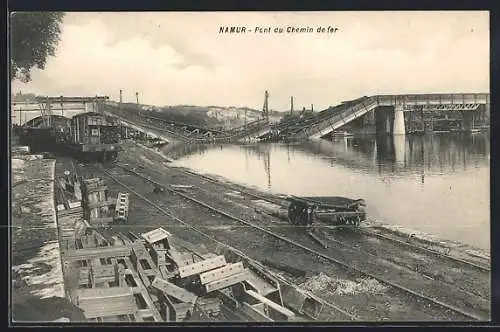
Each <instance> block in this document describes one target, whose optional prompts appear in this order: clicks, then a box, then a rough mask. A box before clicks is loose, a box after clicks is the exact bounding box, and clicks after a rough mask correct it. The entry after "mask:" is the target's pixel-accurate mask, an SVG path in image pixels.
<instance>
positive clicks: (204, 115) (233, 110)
mask: <svg viewBox="0 0 500 332" xmlns="http://www.w3.org/2000/svg"><path fill="white" fill-rule="evenodd" d="M116 106H117V103H116ZM123 107H124V108H130V109H137V108H138V107H139V109H140V110H141V111H146V112H151V115H152V116H158V117H160V118H164V119H167V120H172V121H178V122H184V123H189V124H193V125H198V126H200V127H206V128H219V129H222V128H231V127H236V126H241V125H243V124H245V116H246V122H252V121H255V120H257V119H259V118H261V117H262V112H261V111H259V110H256V109H252V108H249V107H234V106H227V107H226V106H213V105H212V106H196V105H175V106H151V105H141V104H140V105H137V104H134V103H124V104H123ZM274 113H276V112H273V114H274ZM245 114H246V115H245ZM277 114H278V115H279V114H280V113H277Z"/></svg>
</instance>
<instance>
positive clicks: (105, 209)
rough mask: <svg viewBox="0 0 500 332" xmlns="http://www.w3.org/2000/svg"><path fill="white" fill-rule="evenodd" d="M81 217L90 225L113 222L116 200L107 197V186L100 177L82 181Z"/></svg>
mask: <svg viewBox="0 0 500 332" xmlns="http://www.w3.org/2000/svg"><path fill="white" fill-rule="evenodd" d="M81 189H82V208H83V217H84V218H85V220H88V222H89V223H90V224H91V225H108V224H110V223H111V222H113V216H112V213H113V212H114V209H113V207H114V206H115V204H116V202H115V201H114V200H112V199H111V198H110V197H109V193H108V187H107V186H106V183H105V182H104V180H103V179H101V178H92V179H83V181H82V188H81Z"/></svg>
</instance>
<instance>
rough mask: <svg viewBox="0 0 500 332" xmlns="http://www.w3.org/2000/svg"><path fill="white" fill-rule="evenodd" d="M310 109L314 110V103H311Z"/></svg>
mask: <svg viewBox="0 0 500 332" xmlns="http://www.w3.org/2000/svg"><path fill="white" fill-rule="evenodd" d="M311 111H312V112H314V105H313V104H311Z"/></svg>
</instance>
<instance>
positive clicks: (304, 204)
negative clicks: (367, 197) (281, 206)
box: [287, 196, 366, 226]
mask: <svg viewBox="0 0 500 332" xmlns="http://www.w3.org/2000/svg"><path fill="white" fill-rule="evenodd" d="M287 200H288V201H289V202H290V205H289V206H288V219H289V221H290V223H291V224H293V225H303V226H308V225H311V224H313V223H314V221H315V220H317V221H322V222H325V223H328V224H331V225H350V226H358V225H359V224H360V223H361V222H363V221H365V220H366V212H365V211H364V209H363V206H365V205H366V204H365V201H364V200H363V199H351V198H347V197H339V196H329V197H296V196H289V197H287Z"/></svg>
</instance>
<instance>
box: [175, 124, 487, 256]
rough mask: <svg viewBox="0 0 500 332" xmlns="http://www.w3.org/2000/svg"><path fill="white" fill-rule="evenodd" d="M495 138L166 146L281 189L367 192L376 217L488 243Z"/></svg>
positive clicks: (225, 172)
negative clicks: (491, 158) (493, 139)
mask: <svg viewBox="0 0 500 332" xmlns="http://www.w3.org/2000/svg"><path fill="white" fill-rule="evenodd" d="M489 144H490V142H489V134H488V133H482V134H474V135H463V134H434V135H425V136H413V135H408V136H406V137H405V136H401V137H395V138H393V137H390V136H381V137H349V138H341V139H337V140H335V141H325V140H319V141H308V142H305V143H302V144H295V145H285V144H278V143H276V144H253V145H204V146H194V145H193V146H182V145H179V146H171V147H169V148H168V149H166V150H165V153H168V154H169V155H171V156H173V157H176V158H179V159H178V161H177V164H179V165H182V166H186V167H190V168H193V169H196V170H198V171H201V172H206V173H212V174H218V175H222V176H224V177H226V178H228V179H230V180H232V181H235V182H239V183H243V184H247V185H251V186H256V187H259V188H261V189H264V190H269V191H272V192H275V193H282V194H292V195H304V196H306V195H307V196H312V195H320V196H328V195H331V196H336V195H340V196H348V197H352V198H364V199H365V200H366V201H367V203H368V207H367V209H368V213H369V214H370V215H371V216H372V217H374V218H376V219H381V220H383V221H385V222H389V223H393V224H398V225H402V226H407V227H410V228H415V229H418V230H422V231H425V232H429V233H434V234H438V235H440V236H441V237H443V238H449V239H454V240H459V241H463V242H466V243H470V244H473V245H478V246H481V247H483V248H488V247H489V235H488V234H489V215H490V207H489V196H490V193H489V186H490V180H489V155H490V151H489V150H490V145H489ZM174 154H175V156H174ZM271 160H272V162H271Z"/></svg>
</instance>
